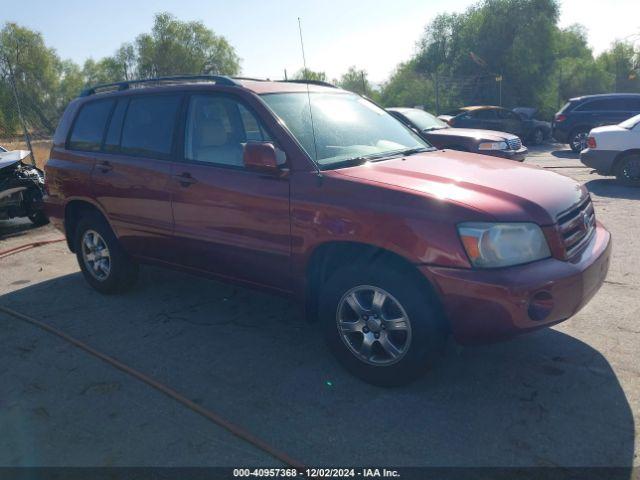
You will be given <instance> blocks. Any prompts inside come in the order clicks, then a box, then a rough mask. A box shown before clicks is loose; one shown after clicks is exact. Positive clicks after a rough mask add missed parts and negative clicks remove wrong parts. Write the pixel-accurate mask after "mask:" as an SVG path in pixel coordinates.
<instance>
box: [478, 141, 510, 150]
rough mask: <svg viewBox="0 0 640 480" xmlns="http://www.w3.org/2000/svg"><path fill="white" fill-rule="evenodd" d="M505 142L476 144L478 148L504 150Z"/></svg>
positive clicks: (505, 147)
mask: <svg viewBox="0 0 640 480" xmlns="http://www.w3.org/2000/svg"><path fill="white" fill-rule="evenodd" d="M506 149H507V142H483V143H481V144H480V145H478V150H506Z"/></svg>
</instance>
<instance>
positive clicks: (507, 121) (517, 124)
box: [496, 108, 524, 138]
mask: <svg viewBox="0 0 640 480" xmlns="http://www.w3.org/2000/svg"><path fill="white" fill-rule="evenodd" d="M496 113H497V115H498V123H497V125H498V127H499V128H497V130H501V131H503V132H509V133H513V134H514V135H518V136H520V137H521V138H522V137H524V131H523V128H522V126H523V122H522V118H520V116H519V115H518V114H517V113H515V112H512V111H511V110H507V109H506V108H500V109H497V110H496Z"/></svg>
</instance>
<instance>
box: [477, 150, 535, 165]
mask: <svg viewBox="0 0 640 480" xmlns="http://www.w3.org/2000/svg"><path fill="white" fill-rule="evenodd" d="M478 153H480V154H482V155H490V156H492V157H500V158H506V159H507V160H515V161H516V162H522V161H524V159H525V158H526V157H527V154H528V153H529V149H528V148H527V147H524V146H523V147H521V148H520V149H519V150H482V151H481V150H478Z"/></svg>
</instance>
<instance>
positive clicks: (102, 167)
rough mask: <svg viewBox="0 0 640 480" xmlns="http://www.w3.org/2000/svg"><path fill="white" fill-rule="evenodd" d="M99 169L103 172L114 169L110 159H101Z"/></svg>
mask: <svg viewBox="0 0 640 480" xmlns="http://www.w3.org/2000/svg"><path fill="white" fill-rule="evenodd" d="M98 170H100V171H101V172H102V173H107V172H109V171H111V170H113V165H111V163H110V162H109V161H108V160H101V161H99V162H98Z"/></svg>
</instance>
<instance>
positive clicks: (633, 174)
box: [622, 157, 640, 182]
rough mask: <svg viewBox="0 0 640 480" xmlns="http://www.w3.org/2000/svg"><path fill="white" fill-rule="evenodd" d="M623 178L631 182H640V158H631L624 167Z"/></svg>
mask: <svg viewBox="0 0 640 480" xmlns="http://www.w3.org/2000/svg"><path fill="white" fill-rule="evenodd" d="M622 176H623V177H624V179H625V180H629V181H631V182H640V157H633V158H629V159H627V160H626V161H625V162H624V165H623V167H622Z"/></svg>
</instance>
